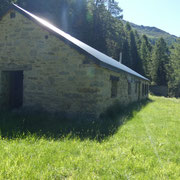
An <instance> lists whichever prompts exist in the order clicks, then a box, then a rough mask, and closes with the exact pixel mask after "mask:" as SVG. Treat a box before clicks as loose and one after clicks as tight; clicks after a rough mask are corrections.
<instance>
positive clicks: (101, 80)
mask: <svg viewBox="0 0 180 180" xmlns="http://www.w3.org/2000/svg"><path fill="white" fill-rule="evenodd" d="M111 77H114V78H115V80H117V94H116V96H115V97H112V96H111V95H112V92H111V91H112V78H111ZM128 83H129V85H128ZM148 84H149V83H148V82H147V81H145V80H142V79H140V78H138V77H135V76H132V75H130V74H128V73H126V72H123V71H122V72H121V73H117V72H113V71H111V70H108V69H105V68H103V67H98V66H97V67H96V84H95V86H96V87H97V88H98V89H99V90H98V93H97V109H98V113H102V112H104V111H105V110H106V109H107V108H108V107H109V106H111V105H114V104H115V103H117V102H118V103H120V104H122V105H123V106H126V105H127V104H129V103H132V102H135V101H138V100H142V99H145V98H147V97H148ZM145 85H147V90H146V93H145V89H144V92H142V89H143V86H145ZM128 86H129V87H128Z"/></svg>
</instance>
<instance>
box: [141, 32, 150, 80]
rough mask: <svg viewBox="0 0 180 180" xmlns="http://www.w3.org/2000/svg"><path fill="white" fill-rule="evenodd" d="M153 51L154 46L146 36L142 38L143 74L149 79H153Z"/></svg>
mask: <svg viewBox="0 0 180 180" xmlns="http://www.w3.org/2000/svg"><path fill="white" fill-rule="evenodd" d="M151 51H152V46H151V44H150V42H149V40H148V38H147V36H146V35H143V36H142V38H141V45H140V57H141V61H142V69H143V72H142V74H143V75H145V76H146V77H147V78H149V79H151V69H152V61H151Z"/></svg>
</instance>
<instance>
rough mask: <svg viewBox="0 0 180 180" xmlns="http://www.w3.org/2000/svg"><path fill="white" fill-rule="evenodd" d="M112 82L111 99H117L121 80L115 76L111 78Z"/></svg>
mask: <svg viewBox="0 0 180 180" xmlns="http://www.w3.org/2000/svg"><path fill="white" fill-rule="evenodd" d="M110 80H111V98H114V97H117V89H118V81H119V78H118V77H115V76H110Z"/></svg>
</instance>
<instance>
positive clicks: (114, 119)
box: [0, 99, 152, 141]
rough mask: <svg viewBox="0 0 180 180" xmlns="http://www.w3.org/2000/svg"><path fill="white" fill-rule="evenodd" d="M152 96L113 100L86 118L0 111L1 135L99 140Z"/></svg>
mask: <svg viewBox="0 0 180 180" xmlns="http://www.w3.org/2000/svg"><path fill="white" fill-rule="evenodd" d="M150 102H152V100H150V99H147V100H143V101H141V102H138V103H132V104H131V105H128V106H127V107H122V106H121V105H119V104H116V105H114V106H112V107H110V108H109V109H108V110H107V111H106V112H105V113H104V114H102V115H101V117H100V119H99V120H95V121H85V120H78V121H77V120H76V119H66V118H62V117H60V116H53V115H48V114H44V113H41V114H39V113H33V114H32V113H31V114H29V113H26V114H25V113H17V112H16V113H15V112H0V135H1V137H4V138H8V139H11V138H23V137H26V135H28V134H35V135H36V136H37V137H45V138H54V139H58V138H63V137H69V138H74V137H77V138H80V139H81V140H83V139H87V138H88V139H92V140H98V141H102V140H103V139H105V138H108V137H109V136H111V135H113V134H114V133H116V132H117V130H118V128H119V127H120V126H122V125H123V124H124V123H126V122H127V121H128V120H130V119H131V118H132V117H133V115H134V112H138V111H140V110H141V109H142V108H143V107H145V106H146V105H147V104H148V103H150Z"/></svg>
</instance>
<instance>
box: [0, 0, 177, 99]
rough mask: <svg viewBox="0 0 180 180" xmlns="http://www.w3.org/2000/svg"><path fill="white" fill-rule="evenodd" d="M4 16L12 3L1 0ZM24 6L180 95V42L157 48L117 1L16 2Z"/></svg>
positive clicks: (159, 43)
mask: <svg viewBox="0 0 180 180" xmlns="http://www.w3.org/2000/svg"><path fill="white" fill-rule="evenodd" d="M1 1H2V2H1V4H0V16H2V15H3V14H4V13H5V12H6V11H7V9H8V8H10V6H11V2H12V0H1ZM13 2H15V3H17V4H18V5H20V6H21V7H23V8H25V9H27V10H29V11H31V12H33V13H35V14H37V15H41V16H42V17H45V18H47V19H49V20H50V21H51V22H52V23H53V24H55V25H56V26H58V27H60V28H61V29H62V30H64V31H65V32H67V33H69V34H71V35H72V36H74V37H76V38H78V39H80V40H81V41H83V42H85V43H87V44H88V45H90V46H92V47H94V48H95V49H97V50H99V51H101V52H103V53H105V54H107V55H108V56H110V57H112V58H114V59H116V60H117V61H118V60H119V58H120V53H122V63H123V64H124V65H126V66H128V67H130V68H131V69H133V70H135V71H136V72H138V73H140V74H142V75H144V76H145V77H147V78H149V79H150V80H151V83H152V84H155V85H163V86H168V89H169V96H175V97H179V96H180V70H179V69H180V40H177V42H176V43H174V44H173V45H171V46H170V47H169V46H168V45H167V44H166V42H165V40H164V39H163V38H159V40H157V41H156V43H155V45H154V44H152V43H151V42H150V41H149V39H148V37H147V36H146V35H142V36H140V35H139V34H138V33H137V31H135V30H134V29H132V27H131V26H130V24H129V23H126V24H124V22H123V21H122V19H123V15H122V9H121V8H120V7H119V6H118V3H117V1H116V0H51V1H49V0H44V1H42V0H14V1H13Z"/></svg>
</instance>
